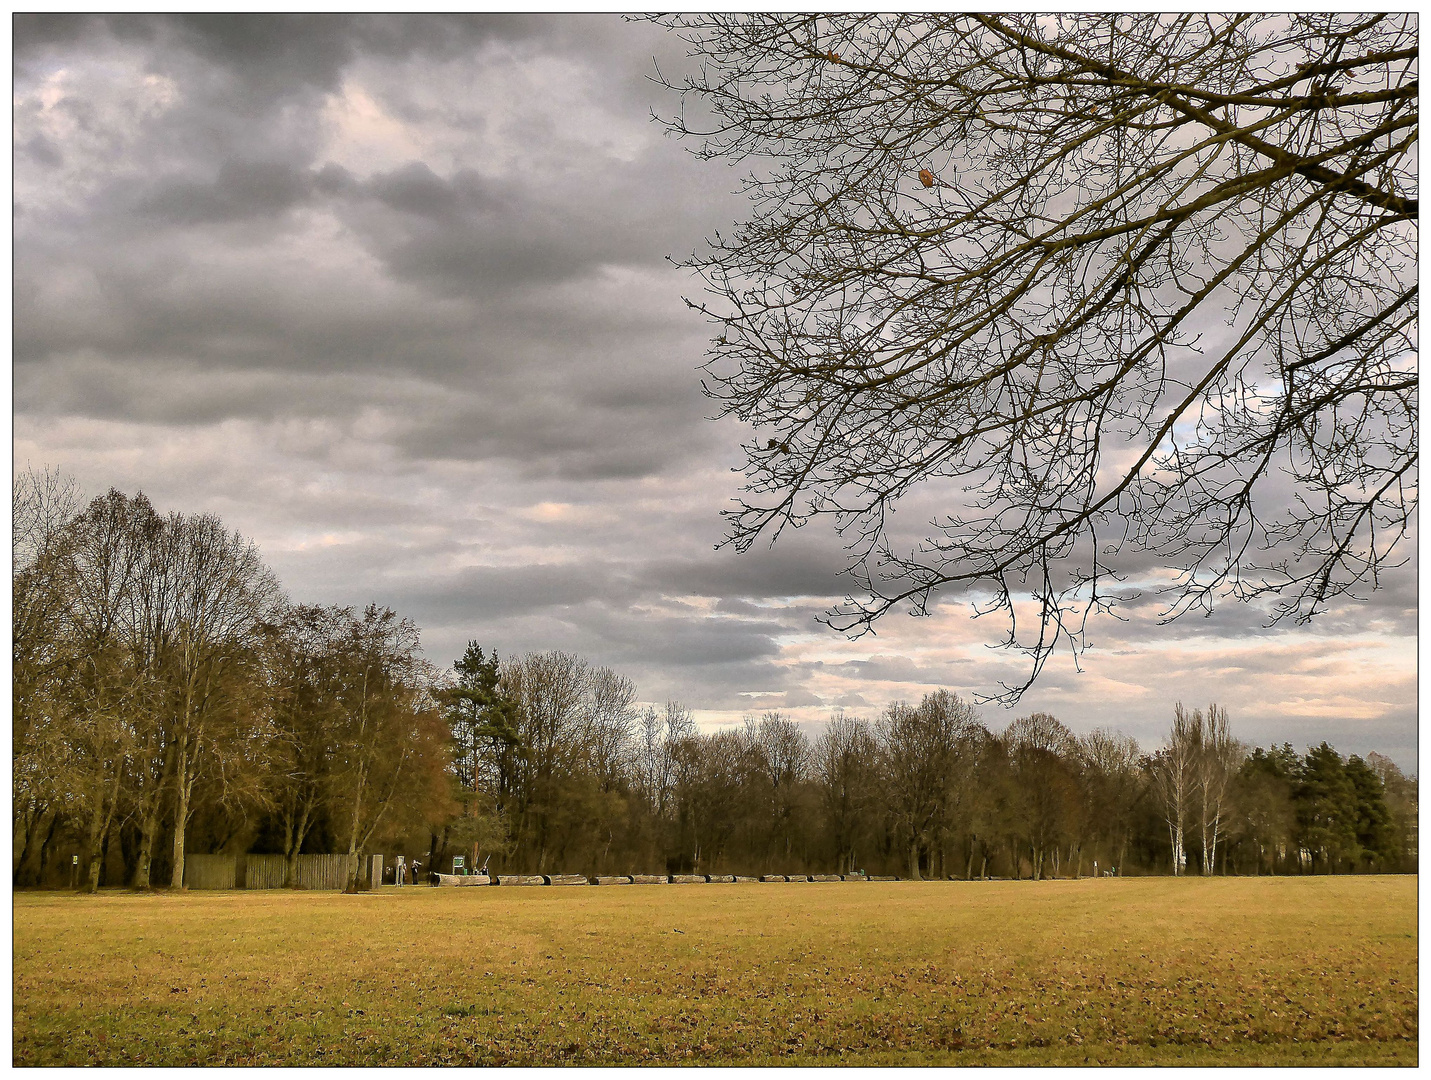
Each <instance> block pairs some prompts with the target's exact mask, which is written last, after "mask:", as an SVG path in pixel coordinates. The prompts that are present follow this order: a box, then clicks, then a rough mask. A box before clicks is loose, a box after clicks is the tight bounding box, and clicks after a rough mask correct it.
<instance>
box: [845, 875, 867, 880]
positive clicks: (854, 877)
mask: <svg viewBox="0 0 1431 1080" xmlns="http://www.w3.org/2000/svg"><path fill="white" fill-rule="evenodd" d="M840 880H841V881H868V880H869V878H868V877H866V876H865V875H864V874H843V875H841V877H840Z"/></svg>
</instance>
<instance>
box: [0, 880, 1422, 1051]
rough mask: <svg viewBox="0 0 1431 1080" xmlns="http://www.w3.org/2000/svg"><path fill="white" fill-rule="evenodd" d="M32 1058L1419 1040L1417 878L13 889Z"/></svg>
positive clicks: (1130, 1047)
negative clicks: (298, 890)
mask: <svg viewBox="0 0 1431 1080" xmlns="http://www.w3.org/2000/svg"><path fill="white" fill-rule="evenodd" d="M14 953H15V976H14V991H15V993H14V1061H15V1064H17V1065H38V1064H47V1065H59V1064H73V1065H85V1064H102V1065H131V1064H153V1065H186V1064H235V1065H237V1064H245V1065H247V1064H291V1065H298V1064H316V1063H322V1064H407V1065H427V1064H500V1063H514V1064H552V1063H570V1064H614V1063H650V1064H675V1063H693V1062H711V1063H720V1064H775V1063H780V1064H822V1063H844V1064H869V1065H876V1064H1001V1065H1031V1064H1069V1065H1072V1064H1084V1063H1109V1064H1139V1063H1147V1064H1155V1063H1156V1064H1172V1063H1186V1064H1229V1065H1232V1064H1238V1065H1244V1064H1316V1065H1330V1064H1383V1065H1390V1064H1406V1065H1410V1064H1414V1063H1415V1062H1416V1056H1417V1049H1416V1048H1417V1041H1416V1040H1417V1031H1416V879H1415V878H1412V877H1340V878H1241V879H1237V878H1230V879H1222V880H1218V879H1211V880H1199V879H1196V878H1194V879H1184V880H1174V879H1169V878H1142V879H1126V880H1085V881H1048V882H968V883H965V882H891V883H842V884H793V883H792V884H785V885H778V884H760V885H714V884H712V885H684V886H678V885H665V886H617V887H603V888H594V887H587V888H559V887H548V888H525V889H504V888H491V889H428V888H409V889H403V890H393V889H388V890H384V891H382V892H380V893H377V894H368V895H359V896H341V895H337V894H331V893H328V894H323V893H309V894H294V893H278V892H263V893H189V894H176V895H145V896H139V895H130V894H123V893H113V894H100V895H98V896H90V897H84V896H72V895H59V894H39V893H29V894H25V893H22V894H17V895H16V896H15V938H14Z"/></svg>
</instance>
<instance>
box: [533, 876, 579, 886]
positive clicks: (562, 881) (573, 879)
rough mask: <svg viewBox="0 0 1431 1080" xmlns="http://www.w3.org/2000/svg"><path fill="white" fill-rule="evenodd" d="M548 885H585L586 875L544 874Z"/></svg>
mask: <svg viewBox="0 0 1431 1080" xmlns="http://www.w3.org/2000/svg"><path fill="white" fill-rule="evenodd" d="M543 876H544V877H545V878H546V879H547V884H548V885H585V884H586V883H587V881H586V875H585V874H544V875H543Z"/></svg>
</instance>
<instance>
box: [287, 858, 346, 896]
mask: <svg viewBox="0 0 1431 1080" xmlns="http://www.w3.org/2000/svg"><path fill="white" fill-rule="evenodd" d="M347 884H348V856H346V855H300V856H298V887H299V888H300V889H342V888H343V887H344V886H346V885H347Z"/></svg>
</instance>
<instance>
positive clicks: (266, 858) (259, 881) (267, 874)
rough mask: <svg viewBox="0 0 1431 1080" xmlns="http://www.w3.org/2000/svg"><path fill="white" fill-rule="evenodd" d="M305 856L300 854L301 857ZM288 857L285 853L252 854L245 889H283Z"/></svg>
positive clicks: (249, 859) (246, 874)
mask: <svg viewBox="0 0 1431 1080" xmlns="http://www.w3.org/2000/svg"><path fill="white" fill-rule="evenodd" d="M302 857H303V856H301V855H300V856H299V858H300V859H301V858H302ZM287 864H288V859H287V857H285V856H283V855H250V856H249V857H248V868H247V873H245V875H244V883H243V885H244V888H245V889H281V888H283V878H284V874H285V873H286V871H287Z"/></svg>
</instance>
